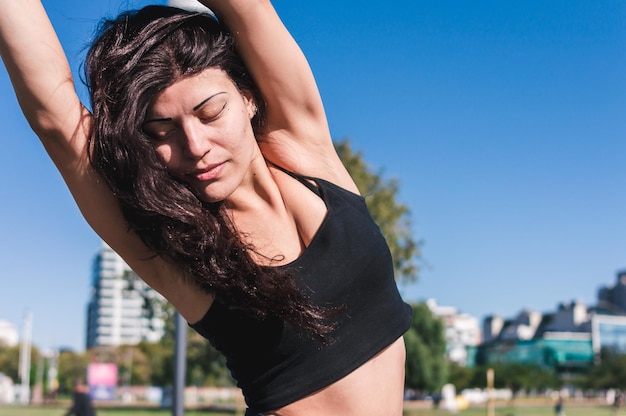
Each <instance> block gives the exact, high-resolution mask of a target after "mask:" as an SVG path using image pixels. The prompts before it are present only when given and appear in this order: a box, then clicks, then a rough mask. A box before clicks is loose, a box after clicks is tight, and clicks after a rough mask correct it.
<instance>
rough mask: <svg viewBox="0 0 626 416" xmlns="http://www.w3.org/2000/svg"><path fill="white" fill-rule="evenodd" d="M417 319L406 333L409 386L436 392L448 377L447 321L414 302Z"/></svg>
mask: <svg viewBox="0 0 626 416" xmlns="http://www.w3.org/2000/svg"><path fill="white" fill-rule="evenodd" d="M412 307H413V322H412V324H411V328H410V329H409V330H408V331H407V333H406V334H405V336H404V342H405V345H406V356H407V359H406V387H407V388H410V389H414V390H419V391H425V392H434V391H438V390H439V389H441V387H442V386H443V385H444V384H445V382H446V381H447V378H448V374H447V372H448V363H447V361H446V357H445V353H446V339H445V334H444V324H443V322H442V321H441V320H440V319H437V318H435V317H434V316H433V314H432V312H431V311H430V309H429V308H428V306H427V305H426V304H425V303H419V304H414V305H412Z"/></svg>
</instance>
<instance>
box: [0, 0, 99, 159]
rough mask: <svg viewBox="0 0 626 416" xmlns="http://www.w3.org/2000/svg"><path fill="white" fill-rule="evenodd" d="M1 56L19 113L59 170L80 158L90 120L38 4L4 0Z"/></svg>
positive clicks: (33, 0) (0, 18)
mask: <svg viewBox="0 0 626 416" xmlns="http://www.w3.org/2000/svg"><path fill="white" fill-rule="evenodd" d="M0 4H1V9H0V55H1V56H2V60H3V61H4V64H5V66H6V68H7V70H8V73H9V76H10V78H11V82H12V84H13V88H14V89H15V93H16V95H17V99H18V101H19V103H20V106H21V108H22V111H23V113H24V115H25V117H26V119H27V120H28V122H29V123H30V125H31V127H32V128H33V130H34V131H35V133H36V134H37V135H38V136H39V137H40V138H41V139H42V142H43V144H44V146H45V147H46V150H47V151H48V152H49V153H50V156H51V157H52V159H53V160H54V162H55V163H56V164H57V165H58V166H59V169H70V166H69V165H71V164H73V163H75V162H76V161H77V160H78V159H79V155H82V154H84V147H85V143H86V132H87V131H88V127H89V126H88V123H89V116H88V113H87V111H86V110H85V109H84V107H83V106H82V105H81V103H80V101H79V99H78V97H77V95H76V92H75V89H74V83H73V80H72V74H71V71H70V68H69V64H68V62H67V59H66V58H65V54H64V52H63V49H62V47H61V44H60V43H59V40H58V39H57V37H56V35H55V33H54V30H53V28H52V25H51V23H50V21H49V20H48V17H47V15H46V12H45V11H44V9H43V6H42V4H41V2H40V1H39V0H3V1H2V3H0Z"/></svg>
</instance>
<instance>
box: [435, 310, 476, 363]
mask: <svg viewBox="0 0 626 416" xmlns="http://www.w3.org/2000/svg"><path fill="white" fill-rule="evenodd" d="M426 304H427V305H428V308H429V309H430V311H431V313H432V314H433V316H435V317H437V318H439V319H442V320H443V323H444V327H445V329H444V331H445V338H446V356H447V358H448V360H450V361H453V362H455V363H457V364H459V365H462V366H465V365H467V362H468V353H467V349H468V347H476V346H478V345H479V344H480V343H481V338H482V337H481V332H480V326H479V323H478V319H477V318H475V317H473V316H471V315H469V314H467V313H460V312H459V311H458V309H457V308H455V307H453V306H440V305H437V302H436V301H435V300H434V299H428V301H426Z"/></svg>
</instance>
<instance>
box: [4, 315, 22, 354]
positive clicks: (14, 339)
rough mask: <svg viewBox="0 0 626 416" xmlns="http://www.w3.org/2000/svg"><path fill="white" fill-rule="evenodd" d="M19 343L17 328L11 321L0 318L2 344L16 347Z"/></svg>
mask: <svg viewBox="0 0 626 416" xmlns="http://www.w3.org/2000/svg"><path fill="white" fill-rule="evenodd" d="M18 343H19V334H18V332H17V328H16V327H15V325H13V324H12V323H11V322H9V321H5V320H4V319H0V345H5V346H7V347H14V346H16V345H17V344H18Z"/></svg>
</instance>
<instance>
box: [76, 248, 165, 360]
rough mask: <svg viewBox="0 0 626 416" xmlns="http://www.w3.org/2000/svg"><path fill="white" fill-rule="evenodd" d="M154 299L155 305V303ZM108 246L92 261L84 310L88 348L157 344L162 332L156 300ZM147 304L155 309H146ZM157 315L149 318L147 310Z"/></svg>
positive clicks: (150, 290)
mask: <svg viewBox="0 0 626 416" xmlns="http://www.w3.org/2000/svg"><path fill="white" fill-rule="evenodd" d="M155 300H156V302H155ZM162 300H163V298H162V297H161V295H159V294H158V293H157V292H156V291H154V290H153V289H151V288H150V287H149V286H147V285H146V284H145V283H144V282H143V281H142V280H141V279H139V277H138V276H137V275H136V274H135V273H134V272H133V271H132V270H131V269H130V267H129V266H128V265H127V264H126V262H124V260H122V258H121V257H120V256H119V255H118V254H117V253H115V252H114V251H113V250H112V249H111V248H110V247H109V246H108V245H107V244H105V243H103V244H102V248H101V249H100V252H99V253H98V255H97V256H96V258H95V259H94V262H93V268H92V282H91V299H90V301H89V304H88V307H87V337H86V338H87V348H92V347H96V346H118V345H136V344H138V343H139V342H141V341H148V342H157V341H159V340H160V339H161V337H162V336H163V333H164V321H163V319H162V314H161V310H160V308H159V307H158V305H159V301H162ZM148 303H150V304H152V305H154V306H156V308H154V307H153V308H149V307H147V306H149V305H148ZM150 310H152V311H154V312H156V313H155V314H154V315H153V316H150V314H149V313H148V311H150Z"/></svg>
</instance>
